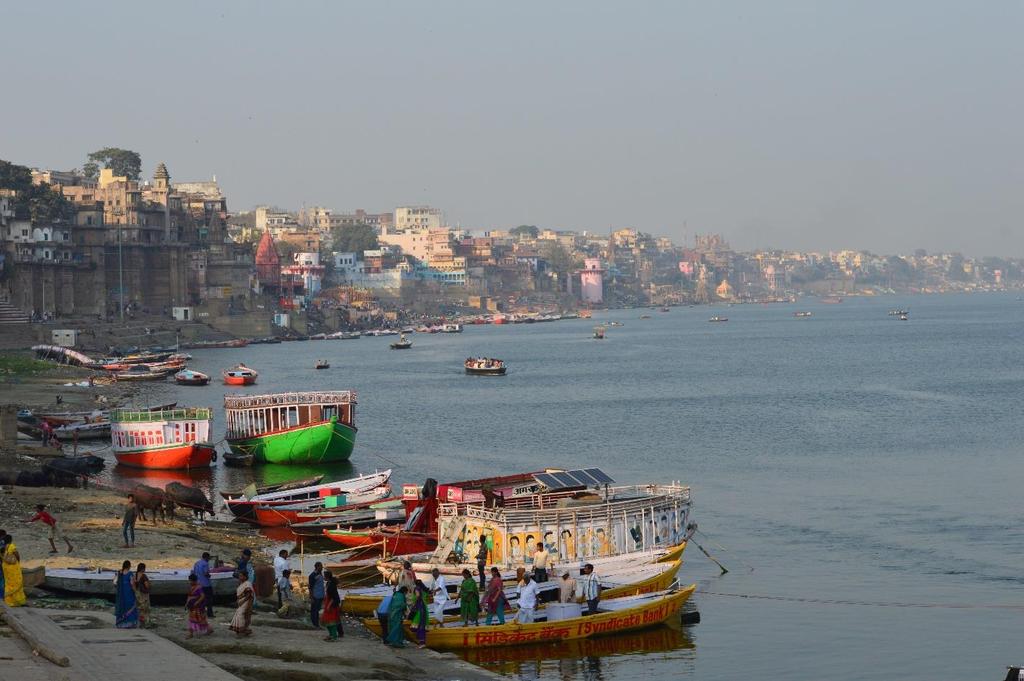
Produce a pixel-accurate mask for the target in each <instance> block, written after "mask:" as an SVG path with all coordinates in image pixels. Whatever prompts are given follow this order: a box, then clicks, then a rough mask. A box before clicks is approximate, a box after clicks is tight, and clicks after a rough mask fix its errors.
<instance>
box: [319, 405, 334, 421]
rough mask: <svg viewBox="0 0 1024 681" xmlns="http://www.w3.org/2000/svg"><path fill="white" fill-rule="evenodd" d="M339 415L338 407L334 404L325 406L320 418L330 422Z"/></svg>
mask: <svg viewBox="0 0 1024 681" xmlns="http://www.w3.org/2000/svg"><path fill="white" fill-rule="evenodd" d="M337 415H338V407H337V406H336V405H333V404H325V405H324V406H323V409H321V412H320V418H321V420H323V421H330V420H331V419H332V418H333V417H335V416H337Z"/></svg>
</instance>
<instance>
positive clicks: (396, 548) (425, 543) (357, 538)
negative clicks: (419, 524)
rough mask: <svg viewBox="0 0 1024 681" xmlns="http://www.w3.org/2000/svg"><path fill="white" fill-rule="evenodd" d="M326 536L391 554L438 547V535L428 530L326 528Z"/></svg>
mask: <svg viewBox="0 0 1024 681" xmlns="http://www.w3.org/2000/svg"><path fill="white" fill-rule="evenodd" d="M324 536H325V537H327V538H328V539H330V540H331V541H333V542H335V543H337V544H341V545H342V546H345V547H348V548H353V549H355V548H364V547H371V546H373V547H377V548H379V549H385V552H386V553H389V554H391V555H405V554H409V553H424V552H426V551H432V550H433V549H434V548H436V547H437V535H436V534H432V533H428V532H401V531H398V532H382V531H380V530H361V531H360V530H352V531H349V530H324Z"/></svg>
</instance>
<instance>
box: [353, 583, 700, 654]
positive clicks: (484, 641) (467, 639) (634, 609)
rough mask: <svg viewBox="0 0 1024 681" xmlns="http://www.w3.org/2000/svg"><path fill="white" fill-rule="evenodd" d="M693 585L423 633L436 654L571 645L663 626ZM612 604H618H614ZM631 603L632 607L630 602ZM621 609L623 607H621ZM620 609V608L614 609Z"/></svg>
mask: <svg viewBox="0 0 1024 681" xmlns="http://www.w3.org/2000/svg"><path fill="white" fill-rule="evenodd" d="M696 588H697V585H696V584H691V585H689V586H688V587H686V588H684V589H681V590H679V591H671V592H668V593H662V594H658V595H650V596H630V597H624V598H621V599H611V602H608V603H605V602H604V601H602V602H601V605H599V606H598V612H597V613H595V614H593V615H583V616H580V617H571V618H568V619H564V620H557V621H554V622H547V621H541V622H532V623H530V624H519V623H517V622H507V623H506V624H493V625H491V626H486V625H481V626H475V627H463V626H448V625H445V626H442V627H435V628H432V629H427V647H428V648H434V649H436V650H455V649H462V648H482V647H491V646H513V645H520V644H524V643H544V642H548V641H553V642H559V641H572V640H577V639H585V638H591V637H593V636H604V635H606V634H617V633H619V632H624V631H634V630H636V629H644V628H647V627H652V626H655V625H657V624H662V623H664V622H667V621H668V620H669V618H671V617H672V616H673V615H675V614H676V613H678V612H679V609H680V608H682V606H683V603H685V602H686V600H687V599H688V598H689V597H690V596H691V595H692V594H693V592H694V590H695V589H696ZM616 600H619V601H622V603H615V601H616ZM633 601H635V605H633V604H632V602H633ZM623 605H625V606H626V607H621V606H623ZM616 606H620V607H616ZM363 624H364V625H365V626H366V628H367V629H369V630H370V631H372V632H373V633H375V634H377V635H378V636H380V635H381V629H380V623H379V622H378V621H377V619H376V618H367V619H365V620H363ZM404 629H405V637H406V638H407V639H409V640H413V641H414V640H416V639H415V632H414V631H413V630H412V629H411V628H410V627H409V625H408V623H406V624H405V626H404Z"/></svg>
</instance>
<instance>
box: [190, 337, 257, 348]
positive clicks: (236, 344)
mask: <svg viewBox="0 0 1024 681" xmlns="http://www.w3.org/2000/svg"><path fill="white" fill-rule="evenodd" d="M248 344H249V341H247V340H245V339H244V338H237V339H235V340H226V341H195V342H193V343H182V344H181V347H183V348H188V349H190V350H192V349H195V350H200V349H202V350H209V349H212V348H244V347H245V346H246V345H248Z"/></svg>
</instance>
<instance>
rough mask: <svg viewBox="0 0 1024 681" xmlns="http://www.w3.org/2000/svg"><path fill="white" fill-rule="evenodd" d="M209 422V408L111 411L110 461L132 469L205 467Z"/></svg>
mask: <svg viewBox="0 0 1024 681" xmlns="http://www.w3.org/2000/svg"><path fill="white" fill-rule="evenodd" d="M212 421H213V415H212V414H211V412H210V410H209V409H167V410H162V411H136V410H130V409H115V410H113V411H112V412H111V413H110V439H111V442H112V443H113V447H114V458H116V459H117V462H118V463H119V464H122V465H124V466H132V467H135V468H160V469H191V468H203V467H207V466H209V465H210V462H211V461H213V456H214V452H215V449H214V445H213V443H211V442H210V423H211V422H212Z"/></svg>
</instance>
